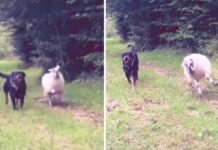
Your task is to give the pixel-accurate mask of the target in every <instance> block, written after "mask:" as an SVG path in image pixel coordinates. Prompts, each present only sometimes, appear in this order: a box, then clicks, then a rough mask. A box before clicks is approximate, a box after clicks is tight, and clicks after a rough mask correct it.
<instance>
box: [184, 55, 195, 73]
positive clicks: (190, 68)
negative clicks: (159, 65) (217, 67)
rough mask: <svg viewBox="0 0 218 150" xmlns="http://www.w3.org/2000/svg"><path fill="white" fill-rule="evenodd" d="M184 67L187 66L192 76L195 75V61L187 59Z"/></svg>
mask: <svg viewBox="0 0 218 150" xmlns="http://www.w3.org/2000/svg"><path fill="white" fill-rule="evenodd" d="M184 65H185V67H186V68H187V69H188V71H189V72H190V74H193V73H194V70H195V68H194V62H193V59H191V58H188V59H186V60H185V62H184Z"/></svg>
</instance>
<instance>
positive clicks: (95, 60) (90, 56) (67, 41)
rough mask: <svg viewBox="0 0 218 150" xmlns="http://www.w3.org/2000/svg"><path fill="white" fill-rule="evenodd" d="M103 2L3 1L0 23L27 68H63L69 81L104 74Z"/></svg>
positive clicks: (13, 49)
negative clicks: (58, 66) (84, 74)
mask: <svg viewBox="0 0 218 150" xmlns="http://www.w3.org/2000/svg"><path fill="white" fill-rule="evenodd" d="M103 19H104V18H103V2H102V0H95V1H93V0H83V1H79V0H66V1H63V0H46V1H44V0H11V1H7V0H2V1H1V3H0V24H1V26H3V27H4V28H6V30H7V32H9V33H10V35H11V36H10V38H11V44H12V45H13V48H11V50H12V51H13V53H15V54H16V55H17V56H19V58H20V59H21V60H22V61H23V64H24V65H25V66H27V67H30V66H32V65H36V66H39V67H42V68H43V70H44V72H45V71H46V70H47V69H48V68H51V67H53V66H55V65H56V64H59V65H60V66H62V70H63V73H64V76H65V77H66V79H67V80H72V79H75V78H77V76H78V75H80V74H81V73H82V72H85V73H88V74H89V75H90V74H92V75H93V76H102V75H103Z"/></svg>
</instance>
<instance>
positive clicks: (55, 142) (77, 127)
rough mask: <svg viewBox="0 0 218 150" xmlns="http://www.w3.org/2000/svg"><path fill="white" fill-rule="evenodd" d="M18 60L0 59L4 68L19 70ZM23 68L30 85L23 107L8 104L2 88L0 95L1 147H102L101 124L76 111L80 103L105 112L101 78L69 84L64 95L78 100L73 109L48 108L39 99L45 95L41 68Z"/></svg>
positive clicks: (9, 149) (49, 149)
mask: <svg viewBox="0 0 218 150" xmlns="http://www.w3.org/2000/svg"><path fill="white" fill-rule="evenodd" d="M18 63H19V62H18V61H17V60H14V61H7V60H4V61H3V60H2V61H0V68H1V72H4V73H10V72H11V71H13V70H18V68H17V66H18ZM24 71H25V72H26V74H27V79H26V80H27V86H28V89H27V95H26V99H25V106H24V109H22V110H19V111H14V110H12V106H11V103H9V105H8V106H6V105H5V102H4V94H3V92H2V94H1V95H0V98H1V102H0V134H1V136H0V149H4V150H18V149H19V150H26V149H31V150H38V149H43V150H59V149H64V150H65V149H66V150H68V149H69V150H72V149H81V150H82V149H84V150H87V149H103V143H104V140H103V127H102V125H100V126H99V125H96V124H95V123H94V122H92V121H89V120H87V119H86V120H85V119H78V116H76V115H77V114H74V113H75V112H76V111H77V107H78V108H80V107H81V108H82V107H86V110H89V111H90V112H96V113H98V114H102V113H103V112H102V108H103V88H102V87H103V82H102V81H100V80H97V81H96V82H95V81H90V82H85V83H84V82H82V81H81V82H78V81H77V82H72V83H69V84H67V85H66V90H65V99H66V100H67V101H73V103H74V104H75V106H74V107H73V108H72V109H74V108H75V110H74V111H72V112H71V110H70V109H67V108H56V107H55V108H49V107H48V106H47V105H45V104H40V103H39V102H38V101H37V99H38V98H39V97H42V89H41V86H40V85H39V84H38V81H37V78H38V76H39V75H40V72H41V71H40V69H39V68H30V69H27V70H24ZM3 81H4V79H1V80H0V84H1V85H2V84H3ZM82 110H83V109H82ZM84 111H85V109H84ZM80 113H83V112H80ZM101 116H102V115H101ZM101 116H99V117H101ZM79 117H81V116H79ZM102 117H103V116H102Z"/></svg>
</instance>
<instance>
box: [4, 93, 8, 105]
mask: <svg viewBox="0 0 218 150" xmlns="http://www.w3.org/2000/svg"><path fill="white" fill-rule="evenodd" d="M5 104H6V105H8V93H5Z"/></svg>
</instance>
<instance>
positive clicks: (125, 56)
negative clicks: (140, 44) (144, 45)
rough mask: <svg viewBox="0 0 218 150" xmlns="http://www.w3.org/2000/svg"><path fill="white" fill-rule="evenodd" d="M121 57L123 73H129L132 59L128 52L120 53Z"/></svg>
mask: <svg viewBox="0 0 218 150" xmlns="http://www.w3.org/2000/svg"><path fill="white" fill-rule="evenodd" d="M121 57H122V62H123V69H124V71H130V70H131V68H132V66H133V63H134V57H133V56H132V54H131V53H129V52H126V53H122V54H121Z"/></svg>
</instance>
